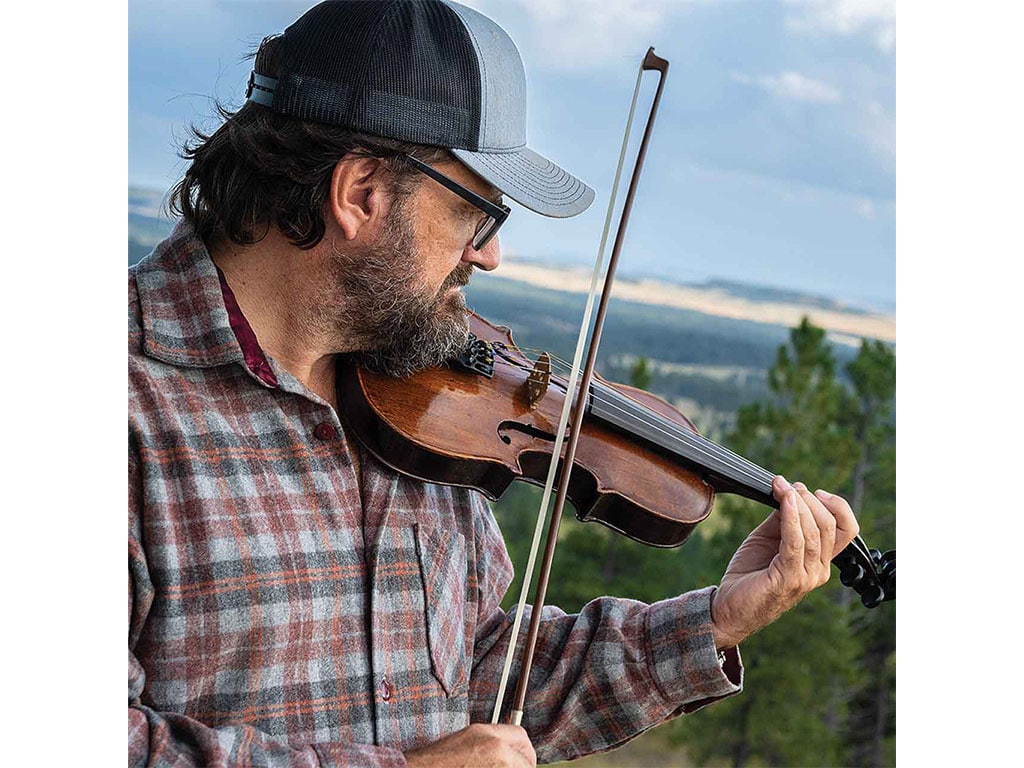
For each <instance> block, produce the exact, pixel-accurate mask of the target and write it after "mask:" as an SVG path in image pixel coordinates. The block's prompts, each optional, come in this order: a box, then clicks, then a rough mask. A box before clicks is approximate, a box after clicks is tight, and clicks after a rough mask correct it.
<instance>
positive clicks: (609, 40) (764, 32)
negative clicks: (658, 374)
mask: <svg viewBox="0 0 1024 768" xmlns="http://www.w3.org/2000/svg"><path fill="white" fill-rule="evenodd" d="M311 4H312V3H310V2H308V1H303V2H284V1H279V2H255V1H254V0H234V1H221V2H212V1H208V0H180V2H176V3H167V2H149V1H148V0H133V1H132V2H130V3H129V4H128V32H129V39H128V121H129V123H128V139H129V141H128V148H129V154H128V177H129V178H128V180H129V183H130V184H132V185H137V186H143V187H148V188H151V189H156V190H160V191H164V190H166V189H168V188H169V187H170V186H171V185H172V184H173V183H174V182H175V181H176V180H177V178H178V177H179V176H180V175H181V172H182V170H183V163H182V161H181V160H180V158H178V157H177V154H176V151H177V147H178V146H179V145H180V143H181V141H182V140H183V139H184V138H185V137H186V135H187V127H188V125H189V124H190V123H196V124H197V125H199V126H201V127H206V128H211V127H213V126H215V125H216V124H217V119H216V117H215V114H216V113H215V111H214V99H216V100H218V101H220V102H221V103H223V104H225V105H226V106H228V107H229V108H232V109H234V108H237V107H238V106H240V104H241V102H242V99H243V98H244V90H245V84H246V82H247V79H248V75H249V70H250V67H251V63H250V62H249V61H247V60H246V59H245V56H246V54H247V52H248V51H249V50H250V49H251V48H252V47H253V46H255V45H257V44H258V43H259V41H260V40H261V39H262V38H263V37H264V36H266V35H268V34H272V33H276V32H281V31H283V30H284V29H285V27H287V26H288V24H290V23H291V22H292V21H294V20H295V19H296V18H298V16H300V15H301V14H302V13H303V12H304V11H305V10H306V9H307V8H308V7H310V5H311ZM465 4H466V5H470V6H472V7H475V8H476V9H478V10H480V11H482V12H483V13H485V14H487V15H488V16H490V17H491V18H493V19H494V20H495V21H497V22H498V23H499V24H500V25H501V26H502V27H504V28H505V30H506V31H507V32H508V33H509V34H510V36H511V37H512V39H513V40H514V41H515V42H516V44H517V46H518V47H519V50H520V52H521V54H522V56H523V60H524V64H525V68H526V73H527V83H528V111H529V117H528V141H529V144H530V146H531V147H532V148H534V149H535V150H537V151H539V152H541V153H542V154H544V155H546V156H548V157H550V158H551V159H552V160H554V161H555V162H557V163H559V164H560V165H562V166H563V167H565V168H566V169H568V170H570V171H571V172H572V173H574V174H576V175H577V176H579V177H580V178H582V179H583V180H585V181H586V182H587V183H588V184H590V185H591V186H592V187H594V189H595V190H596V192H597V198H596V200H595V203H594V205H592V206H591V208H590V209H589V210H588V211H587V212H586V213H584V214H582V215H580V216H578V217H576V218H574V219H568V220H564V219H562V220H559V219H549V218H545V217H541V216H538V215H536V214H533V213H531V212H529V211H527V210H526V209H524V208H521V207H518V206H516V205H515V204H514V203H513V213H512V215H511V216H510V217H509V220H508V222H507V223H506V224H505V226H504V228H503V229H502V247H503V250H504V252H505V253H506V254H507V255H509V256H511V257H515V256H520V257H524V258H537V259H542V260H545V261H549V262H555V263H565V264H574V265H591V264H593V261H594V258H595V256H596V255H597V249H598V246H599V243H600V238H601V229H602V227H603V224H604V219H605V214H606V208H607V205H608V200H609V196H610V194H611V184H612V181H613V178H614V173H615V164H616V162H617V160H618V155H619V149H620V145H621V142H622V133H623V130H624V128H625V120H626V115H627V113H628V108H629V103H630V99H631V97H632V93H633V87H634V85H635V82H636V73H637V68H638V66H639V62H640V60H641V59H642V58H643V55H644V53H645V52H646V50H647V48H648V46H654V48H655V51H656V52H657V53H658V55H660V56H662V57H664V58H667V59H668V60H669V61H670V70H669V74H668V77H667V80H666V83H665V91H664V96H663V98H662V104H661V107H660V110H659V113H658V119H657V123H656V126H655V131H654V134H653V136H652V139H651V145H650V148H649V150H648V156H647V163H646V166H645V169H644V173H643V176H642V177H641V181H640V186H639V190H638V194H637V200H636V203H635V207H634V211H633V215H632V218H631V220H630V224H629V230H628V234H627V237H626V241H625V246H624V248H623V253H622V257H621V259H620V264H619V268H618V269H619V273H618V274H619V275H621V276H653V277H660V278H665V279H669V280H675V281H680V282H702V281H705V280H708V279H726V280H736V281H742V282H748V283H756V284H761V285H769V286H776V287H780V288H786V289H794V290H801V291H805V292H809V293H814V294H820V295H825V296H829V297H832V298H836V299H840V300H845V301H849V302H851V303H853V304H856V305H859V306H863V307H866V308H874V309H884V310H892V309H894V308H895V302H896V57H895V54H896V31H895V30H896V24H895V0H861V1H860V2H857V1H855V0H822V1H820V2H800V1H797V0H783V1H781V2H774V1H771V0H757V1H750V2H736V1H727V0H723V1H719V2H710V1H707V2H682V1H680V0H674V1H671V2H670V1H666V0H648V1H647V2H637V1H636V0H618V2H615V3H609V2H604V1H603V0H596V1H592V0H469V1H468V2H466V3H465ZM656 82H657V75H656V74H654V73H650V74H647V75H645V79H644V84H643V87H642V91H641V105H642V106H640V107H638V114H641V113H642V114H646V111H647V109H648V107H649V104H650V99H651V98H652V97H653V93H654V88H655V86H656ZM638 135H639V128H637V129H636V130H635V131H634V136H638ZM633 144H634V146H635V144H636V142H635V141H634V142H633ZM622 194H623V193H622V192H620V194H619V199H620V200H621V198H622Z"/></svg>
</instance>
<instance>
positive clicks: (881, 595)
mask: <svg viewBox="0 0 1024 768" xmlns="http://www.w3.org/2000/svg"><path fill="white" fill-rule="evenodd" d="M884 600H885V590H884V589H882V585H881V584H877V583H874V582H872V583H871V584H868V585H867V586H866V587H865V588H864V591H863V592H862V593H861V595H860V601H861V602H862V603H863V604H864V607H865V608H875V607H876V606H879V605H881V604H882V601H884Z"/></svg>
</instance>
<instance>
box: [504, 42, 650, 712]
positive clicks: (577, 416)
mask: <svg viewBox="0 0 1024 768" xmlns="http://www.w3.org/2000/svg"><path fill="white" fill-rule="evenodd" d="M651 70H656V71H657V72H658V73H659V77H658V90H657V91H656V92H655V94H654V101H653V102H652V104H651V112H650V115H649V116H648V118H647V125H646V126H645V127H644V135H643V139H642V140H641V142H640V150H639V152H638V153H637V159H636V164H635V165H634V166H633V175H632V178H631V179H630V182H629V190H628V191H627V193H626V200H625V202H624V203H623V206H622V215H621V217H620V219H619V227H618V231H617V232H616V235H615V244H614V245H613V246H612V255H611V258H610V259H609V262H608V271H607V273H606V274H605V279H604V286H603V288H602V289H601V300H600V303H599V305H598V309H597V318H596V319H595V321H594V329H593V332H592V333H591V339H590V347H589V349H588V351H587V361H586V365H585V366H584V369H583V378H582V381H581V382H580V386H579V389H578V390H575V391H576V392H577V394H576V399H575V403H574V402H573V400H572V398H570V397H568V393H569V392H573V391H574V388H575V386H576V379H577V377H578V375H579V371H580V359H581V357H582V350H583V347H584V346H585V342H586V336H587V328H588V326H589V322H590V312H591V309H592V307H593V303H594V296H595V293H596V289H597V281H598V276H599V274H600V270H601V263H602V261H603V257H604V248H605V245H606V243H607V237H608V228H609V224H610V223H611V216H612V211H613V209H614V206H615V191H616V190H617V189H618V186H619V178H620V174H621V171H622V166H623V161H624V160H625V155H626V147H627V145H628V143H629V131H630V126H631V125H632V122H633V114H634V112H635V109H636V102H637V98H638V96H639V94H640V80H641V77H642V76H643V73H644V72H646V71H651ZM666 74H668V61H666V60H665V59H662V58H661V57H659V56H656V55H655V54H654V48H649V49H648V50H647V55H646V56H644V59H643V61H642V62H641V64H640V71H639V72H638V73H637V79H636V88H635V90H634V92H633V102H632V104H631V106H630V110H629V118H628V119H627V121H626V132H625V136H624V138H623V140H622V151H621V153H620V155H619V164H618V167H617V168H616V171H615V181H614V182H613V183H612V196H611V199H610V200H609V202H608V213H607V215H606V217H605V226H604V233H603V234H602V236H601V245H600V247H599V248H598V258H597V263H596V264H595V266H594V274H593V277H592V279H591V285H590V294H589V296H588V298H587V306H586V309H585V311H584V319H583V323H582V324H581V327H580V335H579V339H578V341H577V345H576V356H575V358H574V360H573V366H572V372H571V373H570V376H569V383H568V387H567V389H566V398H565V403H564V405H563V407H562V415H561V419H560V421H559V425H558V432H557V433H556V435H557V436H556V439H555V445H554V448H553V450H552V452H551V464H550V465H549V467H548V478H547V483H546V484H545V487H544V495H543V498H542V500H541V504H540V510H539V512H538V514H537V526H536V529H535V531H534V537H533V545H532V547H531V549H530V558H529V562H528V563H527V566H526V573H525V575H524V577H523V588H522V592H521V595H520V598H519V607H518V610H517V611H516V617H515V621H514V623H513V626H512V636H511V639H510V641H509V647H508V653H507V655H506V659H505V666H504V669H503V670H502V675H501V681H500V683H499V685H498V694H497V696H496V697H495V702H494V715H493V717H492V720H491V722H493V723H497V722H498V720H499V717H500V711H501V702H502V700H503V699H504V697H505V687H506V684H507V682H508V675H509V670H510V669H511V667H512V659H513V657H514V654H515V647H516V641H517V639H518V637H519V629H520V624H521V620H522V615H523V610H524V607H525V602H526V595H527V593H528V590H529V585H530V580H531V577H532V574H533V569H534V562H535V559H536V554H537V547H538V544H539V541H540V533H541V530H542V529H543V526H544V518H545V516H546V515H545V513H546V510H547V506H548V502H549V500H550V496H551V490H552V487H553V483H554V477H555V474H556V471H557V468H558V466H559V464H560V465H561V475H560V476H559V480H558V494H557V497H556V499H555V508H554V510H553V511H552V514H551V520H550V522H549V524H548V533H547V540H546V543H545V546H544V558H543V560H542V561H541V567H540V575H539V577H538V579H537V590H536V593H535V594H534V598H533V611H532V613H531V615H530V627H529V631H528V633H527V637H526V645H525V647H524V650H523V663H522V667H521V669H520V671H519V680H518V684H517V686H516V694H515V698H514V699H513V704H512V710H511V712H510V714H509V722H510V723H511V724H513V725H519V724H520V722H521V721H522V718H523V707H524V703H525V701H526V688H527V684H528V682H529V679H530V668H531V667H532V665H533V653H534V650H535V648H536V645H537V638H538V634H539V631H540V618H541V614H542V613H543V610H544V596H545V594H546V592H547V586H548V578H549V576H550V574H551V564H552V562H553V560H554V556H555V546H556V544H557V542H558V528H559V524H560V522H561V518H562V510H563V508H564V507H565V500H566V495H567V493H568V489H569V476H570V474H571V472H572V466H573V462H574V460H575V458H576V445H577V443H578V441H579V436H580V428H581V427H582V424H583V419H582V414H583V412H584V406H585V404H586V400H587V397H588V395H589V392H590V383H591V380H592V379H593V375H594V364H595V362H596V361H597V348H598V345H599V344H600V341H601V330H602V328H603V327H604V319H605V314H606V312H607V309H608V298H609V296H610V294H611V285H612V281H613V279H614V277H615V267H616V265H617V264H618V260H619V252H620V251H621V249H622V241H623V238H624V237H625V234H626V223H627V222H628V220H629V214H630V211H631V210H632V208H633V199H634V197H635V194H636V188H637V182H638V181H639V179H640V170H641V168H642V167H643V163H644V157H645V155H646V154H647V144H648V141H649V140H650V137H651V127H652V126H653V124H654V117H655V115H656V114H657V111H658V103H659V102H660V101H661V92H662V89H663V87H664V85H665V76H666ZM570 407H572V429H571V433H570V435H569V442H568V445H567V446H566V448H565V458H564V460H562V461H561V462H560V461H559V456H560V455H561V452H562V451H561V448H562V441H563V436H564V435H565V428H566V424H567V423H568V421H569V409H570Z"/></svg>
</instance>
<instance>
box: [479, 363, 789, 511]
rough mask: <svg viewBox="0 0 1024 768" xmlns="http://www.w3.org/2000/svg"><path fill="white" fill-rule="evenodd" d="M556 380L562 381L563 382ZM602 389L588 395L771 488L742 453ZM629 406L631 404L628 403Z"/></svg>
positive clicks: (598, 387) (769, 478)
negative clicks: (625, 405) (641, 410)
mask: <svg viewBox="0 0 1024 768" xmlns="http://www.w3.org/2000/svg"><path fill="white" fill-rule="evenodd" d="M497 360H500V361H501V362H502V364H504V365H509V366H512V367H516V368H519V369H521V370H522V369H524V368H525V366H522V365H520V364H518V363H514V362H512V361H509V360H505V359H503V358H501V357H499V358H497ZM497 360H496V362H497ZM552 360H554V361H556V362H559V363H561V364H562V365H564V361H559V360H558V359H557V358H555V357H552ZM558 383H559V384H561V383H562V382H558ZM604 389H605V387H604V385H601V384H600V383H595V385H594V388H593V389H592V390H591V394H592V396H593V398H594V400H595V401H596V402H598V403H600V404H602V405H604V406H606V407H607V408H609V409H610V410H613V411H617V412H618V413H621V414H623V415H624V416H625V417H626V418H628V419H629V420H631V421H634V422H636V423H637V424H640V425H642V426H644V427H646V428H648V429H650V430H652V431H654V432H657V433H660V434H662V435H664V436H665V437H667V438H669V439H670V440H674V441H677V442H680V443H683V444H685V445H686V446H687V447H689V448H690V449H691V450H693V451H696V452H697V453H699V454H701V455H703V456H705V457H707V458H711V459H717V460H718V461H720V462H722V463H723V464H725V465H726V466H727V467H728V468H729V469H731V470H733V471H734V472H735V473H736V474H737V475H739V476H741V477H743V478H747V479H748V480H750V481H751V483H752V484H756V483H762V484H764V485H765V486H767V488H762V489H759V490H763V491H765V492H770V491H768V489H770V487H771V484H772V480H773V479H774V477H775V476H774V475H773V474H772V473H770V472H768V470H766V469H764V468H762V467H759V466H758V465H757V464H755V463H753V462H752V461H750V460H749V459H746V458H744V457H743V456H740V455H739V454H736V453H734V452H733V451H730V450H729V449H728V448H725V447H723V446H720V445H718V444H717V443H714V442H712V441H710V440H708V439H707V438H704V437H702V436H701V435H698V434H696V433H694V432H691V431H690V430H688V429H685V428H682V427H679V426H678V425H676V424H673V423H672V422H671V421H668V420H667V419H664V418H663V417H661V416H660V415H658V414H656V413H652V412H649V411H647V412H646V413H644V412H640V413H637V412H634V411H633V410H631V409H626V408H624V407H623V406H622V405H621V404H620V402H619V401H618V398H619V397H622V396H619V395H618V394H617V393H616V394H615V397H614V398H613V397H609V396H608V395H607V394H602V392H603V390H604ZM610 391H613V390H610ZM631 405H634V404H633V403H631ZM635 405H636V407H637V408H643V407H644V406H642V405H640V404H639V403H637V404H635ZM737 479H738V478H737Z"/></svg>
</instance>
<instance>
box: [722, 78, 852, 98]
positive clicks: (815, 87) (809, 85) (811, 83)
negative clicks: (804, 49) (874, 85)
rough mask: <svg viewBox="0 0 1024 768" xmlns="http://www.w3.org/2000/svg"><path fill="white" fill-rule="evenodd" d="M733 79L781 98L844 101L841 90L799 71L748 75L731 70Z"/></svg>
mask: <svg viewBox="0 0 1024 768" xmlns="http://www.w3.org/2000/svg"><path fill="white" fill-rule="evenodd" d="M730 75H731V76H732V79H733V80H735V81H736V82H738V83H743V84H744V85H753V86H755V87H757V88H761V89H763V90H765V91H768V92H769V93H771V94H774V95H775V96H778V97H779V98H781V99H789V100H790V101H809V102H814V103H819V104H834V103H837V102H839V101H842V96H841V95H840V93H839V91H837V90H836V89H835V88H833V87H832V86H831V85H829V84H828V83H823V82H821V81H820V80H813V79H811V78H809V77H806V76H804V75H801V74H800V73H799V72H781V73H779V74H778V75H747V74H744V73H742V72H731V73H730Z"/></svg>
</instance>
